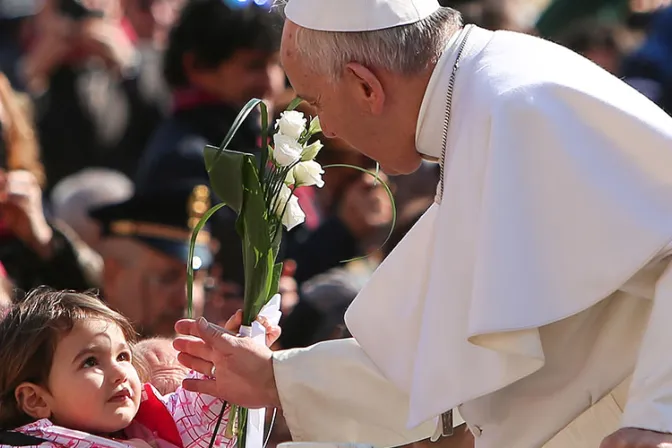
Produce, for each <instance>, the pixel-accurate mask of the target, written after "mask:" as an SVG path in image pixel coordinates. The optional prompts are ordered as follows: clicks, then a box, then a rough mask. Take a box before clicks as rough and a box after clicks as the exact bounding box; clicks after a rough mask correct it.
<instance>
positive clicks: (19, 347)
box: [0, 288, 137, 430]
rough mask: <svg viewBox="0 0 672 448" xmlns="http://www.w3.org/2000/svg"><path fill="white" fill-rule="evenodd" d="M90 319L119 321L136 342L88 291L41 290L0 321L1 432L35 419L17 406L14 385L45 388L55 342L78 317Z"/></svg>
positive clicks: (125, 322)
mask: <svg viewBox="0 0 672 448" xmlns="http://www.w3.org/2000/svg"><path fill="white" fill-rule="evenodd" d="M90 318H94V319H102V320H105V321H108V322H110V323H114V324H116V325H118V326H119V328H120V329H121V331H122V332H123V334H124V336H125V337H126V340H127V341H128V343H129V344H133V343H134V342H135V340H136V336H137V335H136V332H135V330H134V329H133V326H132V325H131V324H130V322H129V321H128V320H127V319H126V318H125V317H124V316H122V315H121V314H119V313H117V312H116V311H113V310H111V309H110V308H108V307H107V305H105V304H104V303H103V302H102V301H101V300H100V299H99V298H98V297H97V296H96V295H94V294H91V293H77V292H72V291H54V290H51V289H47V288H39V289H36V290H33V291H31V292H30V293H29V294H28V295H27V296H26V298H25V299H24V300H22V301H21V302H20V303H18V304H16V305H14V306H12V308H10V310H9V312H8V313H7V315H6V316H5V317H4V318H2V319H1V320H0V347H1V349H0V430H9V429H15V428H17V427H19V426H22V425H25V424H27V423H30V422H31V421H32V420H33V419H32V418H31V417H30V416H28V415H26V414H25V413H23V411H22V410H21V409H20V408H19V405H18V403H17V401H16V398H15V396H14V392H15V390H16V388H17V387H18V386H19V385H20V384H21V383H24V382H31V383H34V384H38V385H42V386H45V385H46V384H47V379H48V377H49V373H50V370H51V365H52V363H53V360H54V352H55V350H56V345H57V344H58V342H59V341H60V339H61V338H63V337H64V336H65V335H67V334H68V333H69V332H70V331H71V330H72V328H73V327H74V326H75V323H76V322H77V321H80V320H83V319H90Z"/></svg>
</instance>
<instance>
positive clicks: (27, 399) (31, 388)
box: [14, 383, 51, 420]
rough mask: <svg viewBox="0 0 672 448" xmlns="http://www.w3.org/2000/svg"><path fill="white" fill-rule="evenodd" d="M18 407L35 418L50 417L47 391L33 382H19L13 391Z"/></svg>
mask: <svg viewBox="0 0 672 448" xmlns="http://www.w3.org/2000/svg"><path fill="white" fill-rule="evenodd" d="M14 398H16V402H17V404H18V407H19V409H21V410H22V411H23V412H24V413H26V414H28V415H29V416H31V417H33V418H34V419H35V420H39V419H41V418H49V417H51V407H50V406H49V393H48V392H47V391H46V390H45V389H44V388H42V387H40V386H38V385H36V384H33V383H21V384H20V385H19V387H17V388H16V390H15V391H14Z"/></svg>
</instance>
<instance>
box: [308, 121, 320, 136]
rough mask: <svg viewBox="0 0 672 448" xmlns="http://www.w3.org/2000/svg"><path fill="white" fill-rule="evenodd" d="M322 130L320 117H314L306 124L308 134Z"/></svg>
mask: <svg viewBox="0 0 672 448" xmlns="http://www.w3.org/2000/svg"><path fill="white" fill-rule="evenodd" d="M320 132H322V126H321V125H320V117H315V118H313V119H312V120H310V125H309V126H308V134H309V135H315V134H319V133H320Z"/></svg>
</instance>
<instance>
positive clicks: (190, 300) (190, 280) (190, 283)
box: [187, 203, 226, 319]
mask: <svg viewBox="0 0 672 448" xmlns="http://www.w3.org/2000/svg"><path fill="white" fill-rule="evenodd" d="M225 205H226V204H224V203H221V204H217V205H215V206H214V207H212V208H211V209H210V210H208V211H207V212H205V214H204V215H203V217H202V218H201V219H200V220H199V221H198V223H197V224H196V226H195V227H194V230H193V232H192V233H191V241H189V255H188V258H189V263H187V317H188V318H189V319H192V318H193V317H194V264H193V263H192V262H191V260H193V259H194V251H195V250H196V239H197V238H198V232H200V231H201V229H202V228H203V226H205V223H207V222H208V219H210V217H211V216H212V215H214V214H215V213H217V210H219V209H220V208H222V207H224V206H225Z"/></svg>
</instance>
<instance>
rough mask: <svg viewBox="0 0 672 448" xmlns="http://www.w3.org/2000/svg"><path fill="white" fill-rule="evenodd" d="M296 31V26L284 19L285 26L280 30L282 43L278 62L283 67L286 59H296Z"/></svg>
mask: <svg viewBox="0 0 672 448" xmlns="http://www.w3.org/2000/svg"><path fill="white" fill-rule="evenodd" d="M298 29H299V27H298V25H296V24H295V23H294V22H292V21H291V20H289V19H285V25H284V27H283V28H282V41H281V42H280V61H281V63H282V64H283V66H284V65H285V61H286V60H287V59H291V58H296V56H297V51H296V50H297V47H296V31H297V30H298ZM288 62H291V61H288Z"/></svg>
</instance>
